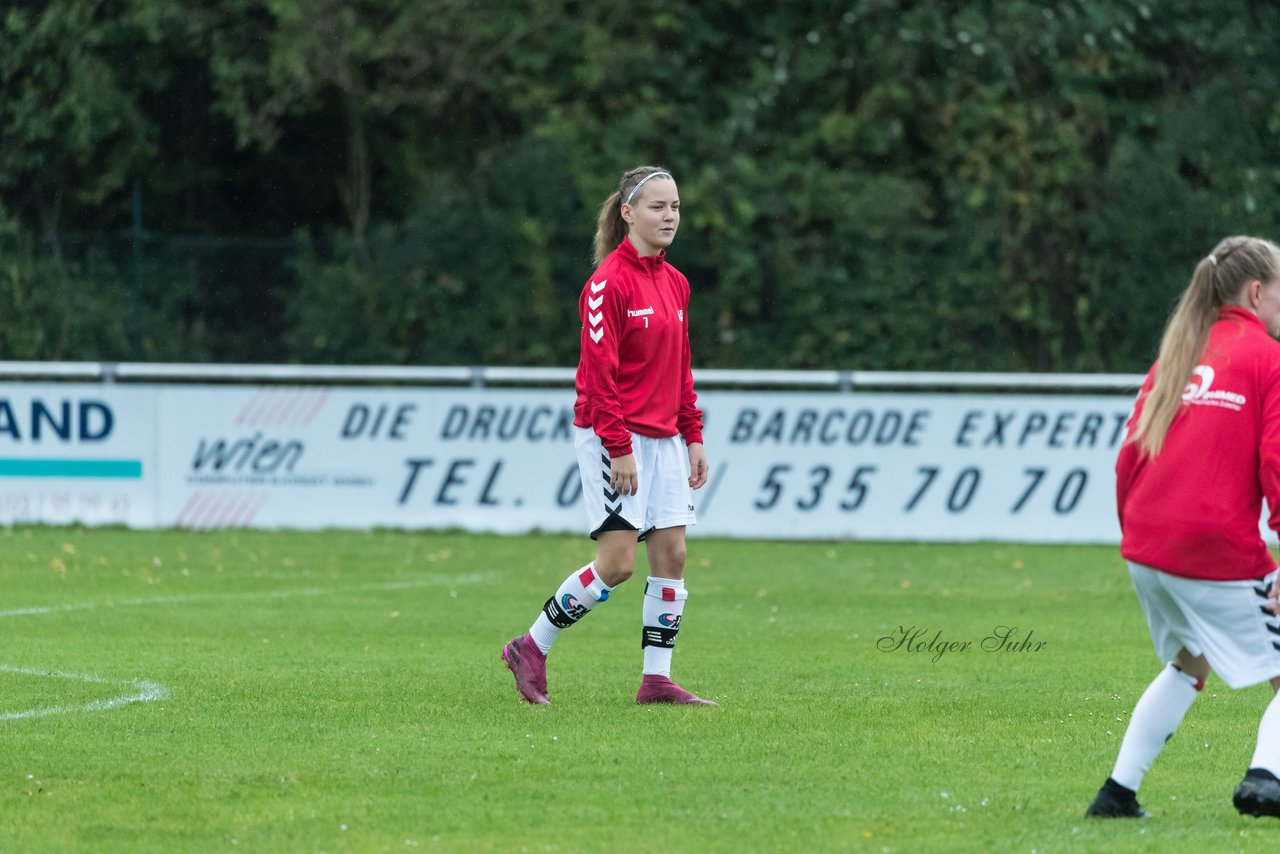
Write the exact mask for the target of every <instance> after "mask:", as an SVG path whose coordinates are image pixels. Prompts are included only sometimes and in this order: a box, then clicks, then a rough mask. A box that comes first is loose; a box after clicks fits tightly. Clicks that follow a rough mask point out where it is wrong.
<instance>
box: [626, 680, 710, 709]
mask: <svg viewBox="0 0 1280 854" xmlns="http://www.w3.org/2000/svg"><path fill="white" fill-rule="evenodd" d="M636 702H637V703H639V704H641V705H644V704H645V703H681V704H684V705H690V706H718V705H720V704H719V703H715V702H712V701H711V700H704V699H702V698H701V697H699V696H698V695H697V694H692V693H690V692H688V691H686V690H685V689H683V688H681V687H680V686H679V685H677V684H676V683H674V682H672V681H671V680H670V679H668V678H667V677H665V676H655V675H653V674H645V677H644V679H643V680H641V682H640V691H639V693H637V694H636Z"/></svg>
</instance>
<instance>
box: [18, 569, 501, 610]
mask: <svg viewBox="0 0 1280 854" xmlns="http://www.w3.org/2000/svg"><path fill="white" fill-rule="evenodd" d="M488 578H489V576H487V575H483V574H480V573H473V574H471V575H459V576H457V577H456V578H449V579H420V580H417V581H386V582H381V583H373V584H359V585H354V586H349V587H295V588H292V589H284V590H268V591H257V592H253V593H247V592H246V593H185V594H178V595H175V596H145V597H138V598H135V599H114V600H108V601H106V602H78V603H75V604H69V605H38V606H35V607H30V608H13V609H10V610H7V611H0V620H3V619H5V618H7V617H33V616H41V615H46V614H60V613H63V612H68V611H87V610H90V609H92V608H101V607H109V608H118V607H126V606H129V607H131V606H143V607H145V606H148V605H181V604H183V603H185V602H206V601H208V600H210V599H292V598H294V597H297V596H329V595H332V594H335V593H351V592H353V591H356V592H358V591H371V590H412V589H417V588H422V587H437V586H449V585H467V584H479V583H480V582H482V581H487V580H488Z"/></svg>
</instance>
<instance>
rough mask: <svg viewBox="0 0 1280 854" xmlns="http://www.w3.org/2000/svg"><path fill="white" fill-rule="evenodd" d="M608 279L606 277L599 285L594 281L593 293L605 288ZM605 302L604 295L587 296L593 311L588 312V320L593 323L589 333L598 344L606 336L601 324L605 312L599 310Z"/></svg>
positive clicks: (588, 305)
mask: <svg viewBox="0 0 1280 854" xmlns="http://www.w3.org/2000/svg"><path fill="white" fill-rule="evenodd" d="M608 281H609V280H608V279H605V280H604V281H603V282H601V283H600V284H598V285H597V284H596V283H595V282H592V283H591V293H593V294H598V293H600V292H601V291H602V290H604V286H605V285H606V284H607V283H608ZM603 303H604V297H603V296H598V297H594V298H592V297H587V307H588V308H590V309H591V311H590V312H588V314H587V322H588V323H590V324H591V332H590V333H588V334H590V335H591V340H592V341H594V342H596V343H597V344H599V343H600V339H601V338H603V337H604V329H603V327H601V326H600V324H601V323H604V312H602V311H597V309H599V308H600V306H601V305H602V304H603Z"/></svg>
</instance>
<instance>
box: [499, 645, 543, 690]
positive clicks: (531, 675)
mask: <svg viewBox="0 0 1280 854" xmlns="http://www.w3.org/2000/svg"><path fill="white" fill-rule="evenodd" d="M502 660H503V661H505V662H506V663H507V669H508V670H510V671H511V672H512V673H513V674H515V677H516V690H517V691H519V692H520V696H521V697H522V698H524V700H525V702H527V703H537V704H546V703H550V702H551V700H550V699H549V698H548V697H547V657H546V656H545V655H543V654H542V650H540V649H538V645H537V644H536V643H534V642H533V638H531V637H529V636H528V635H521V636H520V637H518V638H512V639H511V643H509V644H507V645H506V646H504V647H503V648H502Z"/></svg>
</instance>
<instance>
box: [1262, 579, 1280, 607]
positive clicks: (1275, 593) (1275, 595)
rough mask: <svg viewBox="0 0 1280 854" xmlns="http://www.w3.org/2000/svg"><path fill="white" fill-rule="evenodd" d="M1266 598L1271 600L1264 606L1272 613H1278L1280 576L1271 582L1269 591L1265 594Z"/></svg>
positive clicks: (1279, 605)
mask: <svg viewBox="0 0 1280 854" xmlns="http://www.w3.org/2000/svg"><path fill="white" fill-rule="evenodd" d="M1267 598H1268V599H1270V600H1271V602H1270V604H1268V605H1265V606H1264V607H1265V608H1266V609H1267V610H1268V611H1270V612H1271V613H1273V614H1280V576H1277V577H1276V580H1275V581H1273V582H1271V592H1270V593H1268V594H1267Z"/></svg>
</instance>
